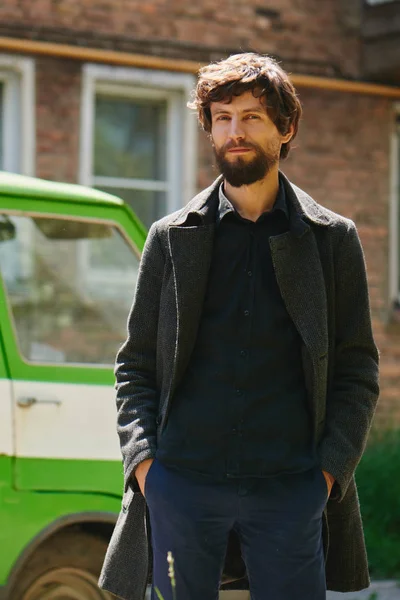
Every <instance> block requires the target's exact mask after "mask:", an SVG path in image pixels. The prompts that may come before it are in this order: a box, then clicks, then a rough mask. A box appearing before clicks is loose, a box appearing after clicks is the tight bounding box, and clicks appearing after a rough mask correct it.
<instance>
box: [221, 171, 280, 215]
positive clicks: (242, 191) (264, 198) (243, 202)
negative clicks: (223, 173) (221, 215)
mask: <svg viewBox="0 0 400 600" xmlns="http://www.w3.org/2000/svg"><path fill="white" fill-rule="evenodd" d="M224 192H225V196H226V197H227V198H228V200H229V201H230V202H231V203H232V205H233V207H234V208H235V209H236V210H237V211H238V213H239V214H240V216H241V217H243V218H244V219H249V220H250V221H257V219H258V218H259V217H260V216H261V215H262V214H263V213H264V212H267V211H269V210H272V207H273V206H274V204H275V201H276V198H277V196H278V192H279V171H278V169H274V170H273V171H270V172H269V173H268V175H267V176H266V177H265V178H264V179H261V180H260V181H256V182H255V183H252V184H251V185H242V186H240V187H233V186H232V185H230V184H229V183H228V182H227V181H226V180H224Z"/></svg>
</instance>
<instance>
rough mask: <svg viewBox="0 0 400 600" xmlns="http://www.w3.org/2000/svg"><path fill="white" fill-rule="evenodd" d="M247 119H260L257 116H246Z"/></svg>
mask: <svg viewBox="0 0 400 600" xmlns="http://www.w3.org/2000/svg"><path fill="white" fill-rule="evenodd" d="M247 118H248V119H259V118H260V117H259V116H258V115H247Z"/></svg>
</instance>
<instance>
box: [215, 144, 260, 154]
mask: <svg viewBox="0 0 400 600" xmlns="http://www.w3.org/2000/svg"><path fill="white" fill-rule="evenodd" d="M235 148H248V149H249V150H254V149H256V146H255V145H254V144H250V143H249V142H242V143H240V144H236V143H235V142H228V143H227V144H225V146H223V147H222V151H223V152H228V151H229V150H233V149H235Z"/></svg>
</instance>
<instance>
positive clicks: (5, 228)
mask: <svg viewBox="0 0 400 600" xmlns="http://www.w3.org/2000/svg"><path fill="white" fill-rule="evenodd" d="M13 228H14V231H13ZM10 257H12V260H11V261H10ZM138 264H139V259H138V257H137V256H136V254H135V252H134V250H133V249H132V248H131V247H130V246H129V245H128V243H127V242H126V241H125V240H124V238H123V237H122V236H121V234H120V233H119V231H118V230H117V229H116V228H114V227H111V226H109V225H106V224H102V223H94V222H84V221H72V220H66V219H45V218H36V217H35V218H29V217H11V218H10V219H8V218H7V217H5V216H4V215H0V267H1V273H2V276H3V279H4V282H5V287H6V291H7V294H8V299H9V303H10V306H11V311H12V314H13V317H14V322H15V329H16V333H17V339H18V343H19V347H20V350H21V352H22V355H23V356H24V357H25V358H26V359H28V360H30V361H36V362H45V363H56V364H60V363H61V364H66V363H90V364H113V363H114V360H115V355H116V352H117V350H118V347H119V346H120V344H121V343H122V342H123V340H124V339H125V337H126V321H127V315H128V312H129V308H130V306H131V303H132V298H133V294H134V291H135V285H136V277H137V270H138Z"/></svg>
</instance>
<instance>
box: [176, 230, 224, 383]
mask: <svg viewBox="0 0 400 600" xmlns="http://www.w3.org/2000/svg"><path fill="white" fill-rule="evenodd" d="M214 229H215V225H214V224H213V223H212V224H208V225H201V226H198V227H182V226H172V227H170V229H169V242H170V252H171V257H172V264H173V270H174V281H175V293H176V306H177V329H178V331H177V343H176V352H175V361H174V373H173V378H172V382H171V393H172V392H173V391H174V388H175V385H176V383H177V382H178V381H179V380H180V378H181V376H182V374H183V373H184V371H185V369H186V367H187V364H188V362H189V358H190V356H191V353H192V350H193V347H194V343H195V341H196V335H197V330H198V325H199V322H200V318H201V311H202V307H203V301H204V296H205V293H206V288H207V280H208V272H209V268H210V264H211V256H212V248H213V240H214Z"/></svg>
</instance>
